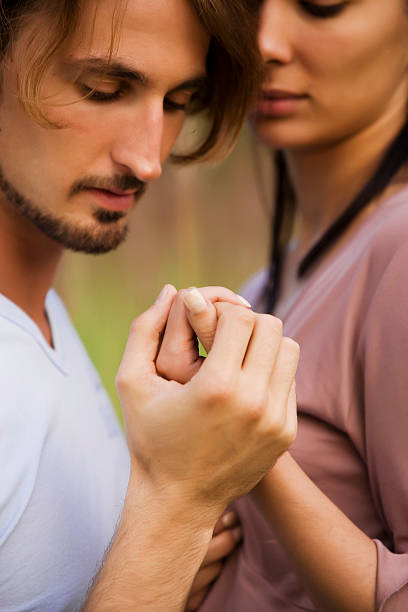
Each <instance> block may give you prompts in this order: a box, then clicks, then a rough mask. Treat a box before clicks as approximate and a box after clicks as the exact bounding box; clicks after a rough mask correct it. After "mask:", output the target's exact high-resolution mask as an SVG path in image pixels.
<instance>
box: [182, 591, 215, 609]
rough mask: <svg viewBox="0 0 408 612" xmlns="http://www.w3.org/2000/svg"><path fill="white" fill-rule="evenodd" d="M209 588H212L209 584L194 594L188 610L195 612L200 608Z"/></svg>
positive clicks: (188, 604) (187, 606)
mask: <svg viewBox="0 0 408 612" xmlns="http://www.w3.org/2000/svg"><path fill="white" fill-rule="evenodd" d="M209 590H210V587H209V586H207V587H205V588H204V589H201V591H199V592H198V593H196V594H195V595H192V597H190V598H189V600H188V602H187V605H186V612H193V611H194V610H198V608H199V607H200V606H201V604H202V603H203V601H204V599H205V597H206V595H207V593H208V591H209Z"/></svg>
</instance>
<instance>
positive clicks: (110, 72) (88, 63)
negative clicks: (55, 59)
mask: <svg viewBox="0 0 408 612" xmlns="http://www.w3.org/2000/svg"><path fill="white" fill-rule="evenodd" d="M63 68H64V69H65V70H66V71H69V72H74V73H78V75H80V74H81V73H83V72H87V73H90V74H96V75H101V76H112V77H115V78H120V79H128V80H130V81H137V82H138V83H141V84H147V83H148V81H149V79H148V78H147V76H146V75H145V74H143V72H140V71H139V70H134V69H133V68H130V67H129V66H126V64H124V63H123V62H119V61H109V60H108V59H103V58H99V57H87V58H84V59H71V60H65V61H63Z"/></svg>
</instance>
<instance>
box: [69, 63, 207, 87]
mask: <svg viewBox="0 0 408 612" xmlns="http://www.w3.org/2000/svg"><path fill="white" fill-rule="evenodd" d="M63 68H64V69H65V70H66V71H68V72H74V73H78V76H79V75H80V74H81V73H83V72H87V73H89V74H94V75H99V76H107V77H109V76H110V77H114V78H117V79H124V80H129V81H135V82H137V83H139V84H141V85H148V84H149V82H150V79H149V77H147V76H146V75H145V74H144V73H143V72H141V71H140V70H135V69H134V68H131V67H130V66H127V65H126V64H125V63H124V62H121V61H117V60H113V61H109V60H108V59H104V58H99V57H87V58H84V59H71V60H65V61H64V62H63ZM207 82H208V77H207V76H206V75H205V74H199V75H197V76H194V77H192V78H191V79H187V80H186V81H183V83H180V84H179V85H176V87H174V88H172V89H171V92H172V93H176V92H178V91H185V90H188V91H189V90H196V89H200V88H201V87H203V86H204V85H205V84H206V83H207Z"/></svg>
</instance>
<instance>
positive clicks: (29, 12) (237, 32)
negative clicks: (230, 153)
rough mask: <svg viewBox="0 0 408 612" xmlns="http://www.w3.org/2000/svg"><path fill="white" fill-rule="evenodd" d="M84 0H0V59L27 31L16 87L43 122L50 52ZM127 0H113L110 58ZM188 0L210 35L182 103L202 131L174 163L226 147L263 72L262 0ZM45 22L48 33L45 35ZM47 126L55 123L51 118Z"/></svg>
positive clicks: (69, 30) (72, 25) (65, 36)
mask: <svg viewBox="0 0 408 612" xmlns="http://www.w3.org/2000/svg"><path fill="white" fill-rule="evenodd" d="M84 1H87V0H3V1H0V54H1V55H0V59H4V58H5V57H7V55H8V54H9V55H11V54H12V53H13V48H14V44H15V42H16V41H17V40H18V37H19V35H20V33H21V32H23V31H25V32H26V33H28V37H27V43H26V44H25V45H24V50H23V55H22V56H20V57H19V58H18V92H19V97H20V100H21V102H22V103H23V105H24V107H25V109H26V111H27V113H28V114H29V115H30V116H31V117H32V118H34V119H35V120H37V121H38V122H45V123H47V119H46V117H45V116H44V115H43V114H42V112H41V105H40V89H41V83H42V80H43V78H44V76H45V74H46V73H47V70H48V68H49V66H50V62H51V61H52V59H53V58H54V56H55V54H56V53H57V52H58V51H59V50H60V49H61V48H62V46H63V45H64V44H65V43H67V42H68V41H69V39H70V37H71V36H72V34H73V33H74V32H75V30H76V27H77V25H78V21H79V18H80V9H81V5H82V3H83V2H84ZM128 1H129V0H117V8H116V10H115V12H114V14H113V19H112V35H111V42H110V49H109V50H108V53H109V57H110V58H111V57H113V55H114V53H115V49H116V45H117V42H118V40H119V37H120V29H121V23H122V20H123V17H124V12H125V9H126V5H127V3H128ZM189 1H190V2H191V3H192V4H193V6H194V8H195V10H196V12H197V15H198V17H199V19H200V21H201V22H202V24H203V25H204V27H205V28H206V30H207V31H208V32H209V34H210V37H211V42H210V48H209V52H208V57H207V74H208V86H207V87H206V88H205V89H204V90H203V91H200V92H198V93H197V94H196V95H195V96H194V97H193V99H192V100H191V104H190V107H189V109H188V111H189V114H197V113H201V114H202V115H203V116H204V117H205V119H206V121H205V125H206V129H205V131H204V135H203V137H202V139H201V142H199V143H198V144H197V146H196V148H195V149H194V150H193V151H191V152H189V153H188V154H185V155H177V156H173V157H174V159H175V160H176V161H179V162H189V161H196V160H202V159H207V158H208V157H209V156H210V155H211V154H213V153H215V152H217V151H219V150H220V149H221V150H222V151H226V150H228V149H229V147H230V146H231V145H232V144H233V142H234V141H235V139H236V137H237V135H238V133H239V130H240V128H241V125H242V123H243V121H244V119H245V116H246V114H247V112H248V109H249V107H250V105H251V103H252V101H253V98H254V96H255V94H256V92H257V90H258V87H259V84H260V80H261V78H262V69H261V65H262V64H261V61H260V57H259V52H258V49H257V44H256V25H257V14H258V8H259V5H260V0H233V1H231V0H189ZM96 10H97V9H96ZM169 10H170V9H169ZM36 17H42V19H35V18H36ZM44 18H45V19H46V21H45V22H44ZM44 23H46V27H47V37H44ZM48 125H49V126H50V127H56V126H52V124H50V123H49V122H48Z"/></svg>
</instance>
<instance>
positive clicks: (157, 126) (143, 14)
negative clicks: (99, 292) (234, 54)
mask: <svg viewBox="0 0 408 612" xmlns="http://www.w3.org/2000/svg"><path fill="white" fill-rule="evenodd" d="M95 2H96V3H97V11H96V20H95V22H94V18H95V8H96V5H95ZM115 5H116V0H89V2H86V3H85V6H84V8H83V10H82V12H81V22H80V25H79V28H78V30H77V32H76V34H75V37H74V39H73V40H71V41H70V43H69V44H68V45H67V46H66V48H65V49H64V50H62V51H61V53H59V55H58V56H57V57H56V58H55V61H54V62H53V64H52V65H51V69H50V70H49V72H48V73H47V75H46V77H45V79H44V82H43V86H42V90H41V94H42V95H41V99H42V100H43V101H44V106H43V107H42V109H43V111H44V113H45V115H46V116H47V118H48V119H50V120H51V121H52V122H55V123H56V124H58V125H62V126H63V128H62V129H53V128H49V127H44V126H42V125H39V124H38V123H36V122H35V121H34V120H33V119H31V118H30V117H29V116H28V114H27V113H26V112H25V110H24V109H23V106H22V105H21V103H20V102H19V101H18V99H17V90H16V76H17V66H16V63H17V62H15V61H13V62H11V63H9V64H7V65H5V67H4V70H3V91H2V97H1V106H0V130H1V131H0V168H1V175H0V188H1V189H2V191H3V194H4V195H3V194H2V196H0V206H2V207H3V208H6V209H7V208H8V209H10V212H11V211H12V208H10V204H12V205H14V211H13V212H15V209H16V208H18V209H19V211H20V213H22V214H23V215H24V216H25V217H26V218H29V219H30V220H31V221H33V222H34V224H35V225H36V226H37V228H40V229H41V230H42V232H44V233H45V234H47V235H48V236H49V237H51V238H52V239H54V240H56V241H57V242H59V243H60V244H62V245H63V246H65V247H68V248H72V249H75V250H82V251H87V252H104V251H108V250H110V249H111V248H114V247H116V246H117V245H118V244H119V243H120V242H121V241H122V240H123V238H124V237H125V235H126V228H127V223H128V217H129V213H130V211H131V209H132V207H133V206H134V204H135V202H136V200H137V199H138V198H139V197H140V195H141V194H142V192H143V190H144V187H145V184H146V183H149V182H150V181H153V180H154V179H156V178H158V177H159V176H160V174H161V165H162V163H163V161H164V160H165V159H166V157H167V156H168V155H169V153H170V151H171V149H172V147H173V144H174V142H175V140H176V138H177V136H178V134H179V132H180V129H181V127H182V124H183V121H184V117H185V113H184V106H185V105H186V103H187V102H188V100H189V98H190V97H191V95H192V93H193V92H194V91H195V90H196V89H197V88H198V87H200V85H202V83H201V79H203V78H204V77H205V60H206V55H207V51H208V44H209V37H208V34H207V33H206V31H205V30H204V28H203V27H202V25H201V24H200V22H199V20H198V18H197V15H196V14H195V12H194V10H193V8H192V6H191V3H189V2H188V0H149V1H142V0H130V1H129V2H128V5H127V7H126V12H125V15H124V20H123V26H122V28H121V30H120V37H119V42H118V46H117V48H115V52H114V55H113V58H112V61H111V66H110V67H109V68H106V60H107V56H108V55H109V46H110V43H111V26H112V15H113V11H114V8H115ZM93 23H94V25H93ZM44 31H45V32H46V28H44ZM19 44H20V45H24V32H22V34H21V36H20V39H19ZM17 57H18V47H17ZM92 90H95V91H94V93H93V94H92V95H91V96H90V97H89V98H87V99H82V100H80V101H79V102H78V101H77V100H78V98H81V97H82V96H84V95H86V94H87V93H89V92H90V91H92ZM29 227H31V228H32V225H31V224H29ZM36 231H37V230H36Z"/></svg>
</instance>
